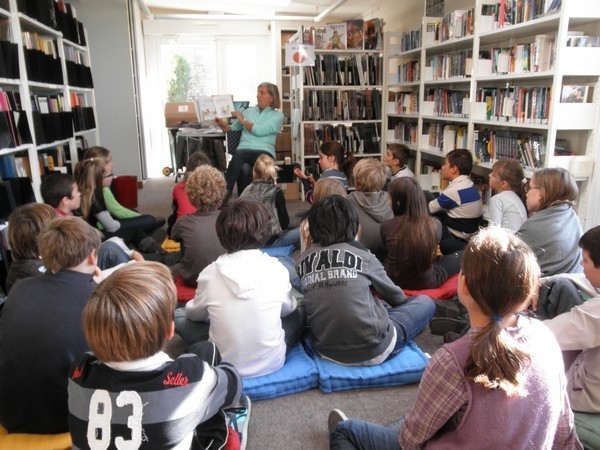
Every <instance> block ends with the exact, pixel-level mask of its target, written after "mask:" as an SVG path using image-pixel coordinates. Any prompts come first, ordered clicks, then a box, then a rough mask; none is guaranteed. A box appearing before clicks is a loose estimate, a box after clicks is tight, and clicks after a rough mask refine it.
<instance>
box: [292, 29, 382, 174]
mask: <svg viewBox="0 0 600 450" xmlns="http://www.w3.org/2000/svg"><path fill="white" fill-rule="evenodd" d="M300 39H301V31H299V32H298V33H296V34H295V35H294V36H292V38H291V39H290V42H299V40H300ZM315 54H316V56H317V58H319V59H321V58H329V57H331V58H337V59H338V60H339V61H342V62H343V63H344V64H347V63H348V61H350V62H351V63H354V62H356V61H359V60H362V58H370V59H371V60H372V61H377V62H376V64H378V68H379V69H378V70H380V71H381V75H380V80H381V81H379V82H377V80H376V77H375V80H369V79H368V77H369V74H370V73H371V74H373V73H374V72H373V71H372V70H369V69H368V68H367V67H365V66H364V65H363V67H364V69H363V75H361V77H360V78H361V80H360V82H359V83H358V84H351V85H347V84H343V85H340V84H329V83H324V82H323V81H321V82H318V81H316V82H310V83H309V82H307V80H306V78H305V74H304V70H305V69H304V67H291V68H290V82H291V95H290V99H291V108H292V111H291V116H292V159H293V161H294V162H297V163H300V165H301V166H302V170H305V169H306V168H312V171H316V166H317V160H318V158H319V156H318V146H319V145H320V144H322V143H323V142H324V141H325V140H331V139H323V138H321V137H317V138H316V139H315V143H316V145H315V146H313V147H312V149H311V151H310V152H307V151H305V150H306V148H307V145H306V144H307V141H308V139H309V136H307V133H309V132H310V127H314V128H315V129H317V130H319V132H320V130H322V129H323V127H333V128H335V127H337V128H339V127H345V129H346V131H347V132H348V135H351V134H352V131H351V127H352V126H358V127H360V126H362V125H364V126H369V127H371V131H372V130H375V138H374V139H376V149H374V148H371V149H370V151H369V150H367V149H366V145H360V144H358V143H354V144H350V145H347V144H346V143H345V142H341V143H342V145H344V147H345V148H346V147H348V149H349V150H351V151H352V152H353V153H354V156H355V157H356V158H366V157H374V158H381V157H382V153H381V149H382V147H381V144H382V142H383V140H384V139H383V137H382V132H383V128H382V123H383V122H382V119H383V110H384V108H385V107H386V104H387V102H386V99H385V97H384V96H383V92H384V88H385V87H384V81H385V73H384V72H383V71H384V61H383V50H356V49H346V50H325V49H316V50H315ZM363 64H364V62H363ZM340 70H342V71H343V69H340ZM359 70H360V69H359ZM326 71H327V70H325V72H326ZM363 78H364V79H363ZM367 91H370V92H371V94H370V95H374V96H378V97H379V100H380V104H379V105H378V106H373V109H372V116H371V117H370V118H367V117H358V116H356V115H354V114H353V113H352V111H350V113H349V114H350V115H345V114H346V112H344V111H345V105H346V103H345V100H344V99H345V98H346V96H348V98H352V99H353V100H352V101H354V99H355V98H362V99H363V101H365V102H367V100H366V99H367V97H366V96H367V95H369V94H368V92H367ZM321 95H331V96H332V97H335V98H336V99H341V100H339V103H336V104H333V105H331V106H326V105H325V104H324V103H323V102H321V99H322V98H324V97H319V96H321ZM311 99H312V100H311ZM309 101H313V103H312V105H314V107H315V108H317V109H319V113H317V114H318V115H320V117H317V118H315V117H313V114H312V113H310V112H309V111H308V109H309V108H307V102H309ZM350 102H351V100H348V105H349V104H350ZM340 104H341V105H342V106H341V107H340V106H339V105H340ZM359 104H360V103H359ZM333 109H336V111H342V116H341V117H334V118H329V117H327V115H328V114H329V113H330V112H331V110H333ZM348 109H350V107H348ZM333 113H334V114H336V113H335V112H333ZM337 114H338V116H339V113H337ZM306 126H308V127H309V128H308V129H307V128H306ZM372 126H374V127H372ZM333 140H338V141H339V139H337V137H335V136H334V138H333ZM371 142H373V141H371ZM372 147H374V144H372Z"/></svg>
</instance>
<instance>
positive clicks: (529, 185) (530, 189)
mask: <svg viewBox="0 0 600 450" xmlns="http://www.w3.org/2000/svg"><path fill="white" fill-rule="evenodd" d="M534 189H538V190H539V189H540V188H539V187H537V186H532V185H531V184H530V183H527V184H526V185H525V192H529V191H533V190H534Z"/></svg>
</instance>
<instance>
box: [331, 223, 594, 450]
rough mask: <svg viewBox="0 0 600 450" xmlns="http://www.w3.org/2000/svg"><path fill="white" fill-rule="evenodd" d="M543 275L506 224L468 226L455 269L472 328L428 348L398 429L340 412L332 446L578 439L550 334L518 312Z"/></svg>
mask: <svg viewBox="0 0 600 450" xmlns="http://www.w3.org/2000/svg"><path fill="white" fill-rule="evenodd" d="M539 275H540V269H539V266H538V264H537V261H536V258H535V255H534V254H533V252H532V251H531V249H530V248H529V247H528V246H527V245H526V244H525V243H524V242H523V241H522V240H521V239H520V238H518V237H517V236H515V235H514V234H512V233H510V232H509V231H506V230H504V229H501V228H499V227H490V228H487V229H484V230H483V231H481V232H479V233H478V234H477V235H475V236H473V237H472V238H471V240H470V242H469V244H468V245H467V247H466V249H465V253H464V256H463V259H462V270H461V273H460V275H459V279H458V296H459V299H460V301H461V303H462V304H463V305H464V306H465V307H466V308H467V310H468V312H469V320H470V322H471V329H470V330H469V332H468V333H467V334H466V335H465V336H463V337H462V338H460V339H458V340H456V341H454V342H452V343H450V344H446V345H444V346H443V347H442V348H441V349H439V350H438V351H437V352H436V353H435V354H434V355H433V357H432V358H431V361H430V362H429V364H428V366H427V368H426V369H425V373H424V374H423V378H422V379H421V382H420V384H419V391H418V393H417V398H416V401H415V405H414V406H413V408H412V409H411V410H410V411H409V412H408V413H407V414H406V416H405V417H404V421H403V423H402V426H401V428H400V431H399V432H398V435H397V436H396V432H395V431H394V430H391V429H388V428H384V427H379V426H374V425H372V424H368V423H365V422H359V421H353V420H344V421H341V422H340V423H338V424H337V425H336V426H335V428H334V429H333V432H332V434H331V448H334V449H335V448H347V447H344V444H345V443H347V442H352V443H353V444H354V445H355V446H356V447H357V448H371V446H372V448H378V449H388V448H394V449H398V448H402V449H413V448H422V447H427V448H428V449H429V448H498V449H501V448H544V449H546V448H564V449H567V448H569V449H570V448H582V447H581V444H580V443H579V441H578V440H577V435H576V433H575V427H574V423H573V413H572V411H571V408H570V405H569V400H568V398H567V393H566V379H565V375H564V370H563V363H562V356H561V353H560V349H559V347H558V344H557V342H556V339H555V338H554V336H553V335H552V333H551V332H550V330H548V329H547V328H546V327H545V326H544V325H543V324H542V323H541V322H539V321H537V320H535V319H532V318H530V317H527V316H526V315H524V314H523V311H524V310H525V309H526V308H527V307H528V305H529V303H530V302H531V300H532V299H533V297H534V296H536V295H537V286H538V282H539V281H538V280H539ZM332 416H333V417H334V418H336V417H341V418H342V419H345V417H343V415H342V414H340V412H339V411H336V410H334V412H332V414H331V415H330V424H331V423H332ZM333 422H335V420H333ZM363 443H365V444H366V445H362V444H363Z"/></svg>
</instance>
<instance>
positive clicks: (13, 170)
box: [0, 145, 73, 180]
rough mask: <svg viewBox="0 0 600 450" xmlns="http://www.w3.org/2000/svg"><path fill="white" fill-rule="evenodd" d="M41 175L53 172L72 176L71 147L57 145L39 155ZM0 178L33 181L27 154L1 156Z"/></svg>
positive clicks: (18, 153)
mask: <svg viewBox="0 0 600 450" xmlns="http://www.w3.org/2000/svg"><path fill="white" fill-rule="evenodd" d="M37 162H38V169H39V172H40V174H42V175H48V174H50V173H53V172H61V173H69V174H72V173H73V170H72V166H71V156H70V151H69V147H68V146H65V145H57V146H53V147H48V148H44V149H43V150H40V151H39V152H38V154H37ZM0 177H1V178H2V179H4V180H5V179H11V178H29V179H30V180H31V178H32V173H31V163H30V159H29V155H28V154H27V153H26V152H17V153H14V154H10V155H5V156H0Z"/></svg>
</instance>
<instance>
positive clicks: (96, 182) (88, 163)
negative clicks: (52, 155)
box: [75, 147, 106, 220]
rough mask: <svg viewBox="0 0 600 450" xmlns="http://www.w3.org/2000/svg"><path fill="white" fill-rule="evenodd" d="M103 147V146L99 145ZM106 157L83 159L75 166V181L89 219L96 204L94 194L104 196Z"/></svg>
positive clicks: (82, 208)
mask: <svg viewBox="0 0 600 450" xmlns="http://www.w3.org/2000/svg"><path fill="white" fill-rule="evenodd" d="M98 148H102V147H98ZM105 166H106V158H104V157H101V156H94V157H92V158H88V159H82V160H81V161H79V162H78V163H77V165H76V166H75V181H77V186H78V187H79V191H80V192H81V213H82V216H83V217H84V218H85V219H86V220H87V219H88V218H89V216H90V211H91V210H92V205H93V204H94V196H95V195H98V196H99V197H100V198H102V179H103V177H104V167H105Z"/></svg>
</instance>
